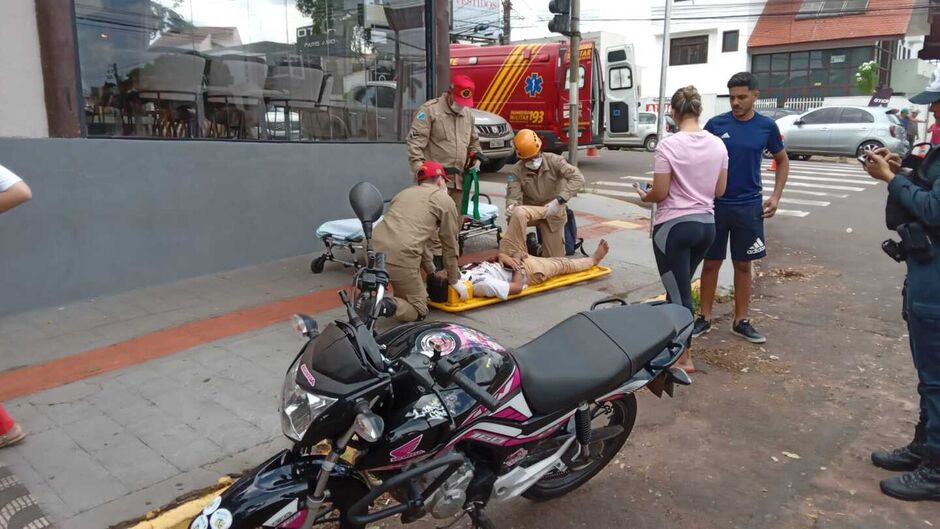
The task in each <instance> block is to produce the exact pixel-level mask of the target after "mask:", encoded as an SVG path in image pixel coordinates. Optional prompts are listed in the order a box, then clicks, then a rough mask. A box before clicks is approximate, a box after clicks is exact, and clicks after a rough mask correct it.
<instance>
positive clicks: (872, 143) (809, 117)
mask: <svg viewBox="0 0 940 529" xmlns="http://www.w3.org/2000/svg"><path fill="white" fill-rule="evenodd" d="M887 112H888V111H887V109H885V108H881V107H862V106H838V107H823V108H817V109H815V110H810V111H809V112H806V113H805V114H802V115H800V117H799V119H797V120H796V121H794V122H793V125H792V126H790V127H789V128H788V129H787V131H786V132H783V131H781V133H782V134H783V141H784V144H785V145H786V147H787V153H789V154H791V155H793V156H810V155H815V154H818V155H824V156H861V155H862V154H863V153H866V152H868V151H872V150H875V149H878V148H881V147H887V148H888V149H890V150H891V152H896V153H898V154H901V155H904V154H905V153H907V150H908V148H909V146H908V143H907V133H906V131H905V130H904V127H902V126H901V125H900V123H899V122H897V121H896V120H893V119H892V117H893V116H889V115H888V113H887Z"/></svg>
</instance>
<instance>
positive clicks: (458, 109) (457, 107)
mask: <svg viewBox="0 0 940 529" xmlns="http://www.w3.org/2000/svg"><path fill="white" fill-rule="evenodd" d="M450 109H451V110H453V111H454V112H456V113H457V114H460V113H461V112H463V105H458V104H457V103H451V104H450Z"/></svg>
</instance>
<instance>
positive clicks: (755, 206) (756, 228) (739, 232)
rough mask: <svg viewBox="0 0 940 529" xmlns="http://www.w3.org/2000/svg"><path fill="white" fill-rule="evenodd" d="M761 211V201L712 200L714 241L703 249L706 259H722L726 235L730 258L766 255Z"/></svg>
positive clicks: (747, 258) (724, 252)
mask: <svg viewBox="0 0 940 529" xmlns="http://www.w3.org/2000/svg"><path fill="white" fill-rule="evenodd" d="M763 215H764V206H763V204H761V202H760V201H754V202H751V203H748V204H715V242H713V243H712V246H711V248H709V249H708V252H706V253H705V259H708V260H713V261H722V260H724V259H725V255H726V250H727V248H728V239H729V238H730V239H731V259H732V260H733V261H754V260H756V259H761V258H763V257H766V256H767V247H766V245H765V243H764V217H763Z"/></svg>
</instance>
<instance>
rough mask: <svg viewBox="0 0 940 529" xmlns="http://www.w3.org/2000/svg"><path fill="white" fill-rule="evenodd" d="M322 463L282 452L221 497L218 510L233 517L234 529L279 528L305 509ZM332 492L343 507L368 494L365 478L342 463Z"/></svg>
mask: <svg viewBox="0 0 940 529" xmlns="http://www.w3.org/2000/svg"><path fill="white" fill-rule="evenodd" d="M323 460H324V458H323V457H322V456H306V457H304V456H300V455H297V454H294V453H293V452H292V451H290V450H283V451H281V452H279V453H278V454H276V455H275V456H274V457H272V458H271V459H268V460H267V461H265V462H264V463H262V464H261V465H259V466H258V467H256V468H255V469H253V470H251V471H249V472H248V473H246V474H245V475H244V476H242V477H241V478H240V479H239V480H238V481H236V482H235V484H233V485H232V486H231V487H229V488H228V489H227V490H226V491H225V492H223V493H222V503H221V505H220V506H219V509H227V510H228V511H230V512H231V513H232V520H233V522H232V526H231V529H256V528H259V527H277V526H278V525H279V524H282V523H284V522H286V521H287V520H289V519H290V518H291V517H292V516H293V515H294V514H296V513H297V512H298V510H301V509H303V508H304V505H305V502H306V498H307V491H308V487H309V483H311V482H312V481H313V480H314V479H315V478H316V475H317V472H318V471H319V470H320V466H322V464H323ZM329 489H330V490H331V492H334V491H335V493H334V494H333V495H332V496H331V497H332V498H333V499H334V501H337V502H340V501H343V500H345V501H344V503H345V502H346V501H348V502H349V503H352V502H354V501H356V500H357V499H358V498H359V497H361V496H364V495H366V494H368V493H369V485H368V483H367V482H366V480H365V478H363V477H362V476H361V475H360V474H359V473H358V472H356V471H354V470H353V469H352V468H350V467H349V466H347V465H345V464H344V463H343V462H342V461H340V462H337V464H336V467H335V468H334V469H333V472H332V475H331V477H330V485H329ZM340 489H341V490H342V492H341V493H340ZM340 495H343V496H345V497H344V498H342V499H341V498H340ZM295 500H296V501H295Z"/></svg>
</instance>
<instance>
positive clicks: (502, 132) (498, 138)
mask: <svg viewBox="0 0 940 529" xmlns="http://www.w3.org/2000/svg"><path fill="white" fill-rule="evenodd" d="M470 112H471V113H472V114H473V124H474V126H476V128H477V135H478V136H480V147H481V148H482V149H483V154H485V155H486V157H487V158H488V159H489V161H487V162H486V163H485V164H483V166H482V167H481V169H482V170H483V171H485V172H488V173H494V172H496V171H499V170H500V169H502V168H503V166H504V165H506V162H507V161H508V160H509V158H510V157H511V156H512V155H513V150H514V147H513V144H512V138H513V134H512V127H510V126H509V122H508V121H506V120H505V119H503V117H502V116H500V115H499V114H493V113H492V112H486V111H484V110H480V109H477V108H471V109H470Z"/></svg>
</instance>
